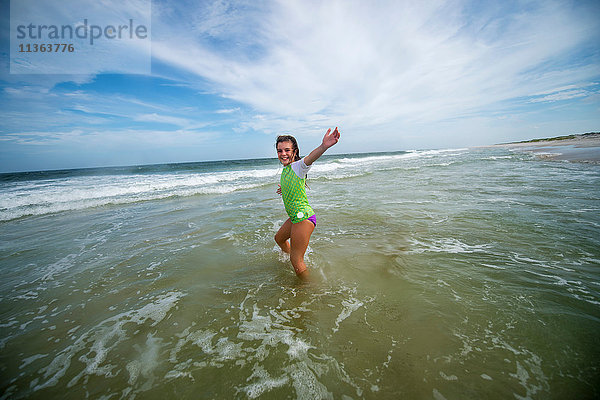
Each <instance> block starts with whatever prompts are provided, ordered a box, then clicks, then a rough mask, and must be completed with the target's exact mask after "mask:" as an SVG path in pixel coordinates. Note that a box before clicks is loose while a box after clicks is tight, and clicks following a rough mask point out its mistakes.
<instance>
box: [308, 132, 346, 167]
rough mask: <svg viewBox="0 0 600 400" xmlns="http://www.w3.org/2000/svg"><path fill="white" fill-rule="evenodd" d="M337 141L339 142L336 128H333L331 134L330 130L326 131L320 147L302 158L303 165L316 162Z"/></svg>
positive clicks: (338, 133)
mask: <svg viewBox="0 0 600 400" xmlns="http://www.w3.org/2000/svg"><path fill="white" fill-rule="evenodd" d="M338 140H340V132H339V131H338V128H337V126H336V127H335V129H334V130H333V132H331V128H329V129H327V132H326V133H325V136H323V142H322V143H321V145H320V146H319V147H317V148H316V149H314V150H313V151H311V152H310V154H309V155H307V156H306V157H304V163H305V164H306V165H311V164H312V163H314V162H315V161H317V159H318V158H319V157H321V156H322V155H323V153H325V151H326V150H327V149H328V148H330V147H331V146H333V145H334V144H336V143H337V142H338Z"/></svg>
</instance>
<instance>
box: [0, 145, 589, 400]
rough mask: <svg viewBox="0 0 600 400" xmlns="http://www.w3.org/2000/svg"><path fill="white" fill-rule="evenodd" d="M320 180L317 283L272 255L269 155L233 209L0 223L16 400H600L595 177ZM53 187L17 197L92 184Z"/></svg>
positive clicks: (543, 167)
mask: <svg viewBox="0 0 600 400" xmlns="http://www.w3.org/2000/svg"><path fill="white" fill-rule="evenodd" d="M318 164H319V165H315V167H314V168H313V170H312V171H311V172H310V173H309V185H310V190H309V192H308V193H309V199H310V201H311V205H312V206H313V208H314V209H315V211H316V213H317V228H316V230H315V232H314V234H313V237H312V239H311V243H310V247H309V251H308V254H307V265H308V267H309V269H310V271H311V274H312V279H311V281H310V282H308V283H302V282H300V281H299V280H298V279H297V278H296V277H295V275H294V273H293V270H292V268H291V266H290V264H289V262H288V261H287V260H286V259H285V257H284V256H283V255H282V254H280V253H279V252H278V251H277V250H276V247H275V243H274V241H273V235H274V234H275V232H276V231H277V229H278V227H279V226H280V224H281V223H282V222H283V221H284V218H285V213H284V210H283V205H282V204H281V200H280V199H279V198H278V196H277V195H276V194H275V189H276V182H277V177H276V169H277V167H276V165H275V166H274V164H272V163H271V162H268V161H263V164H260V163H259V165H258V167H256V168H257V169H256V170H255V171H258V172H255V177H254V178H252V177H250V178H252V179H254V180H255V181H257V182H258V184H256V185H251V184H248V182H249V179H250V178H248V177H245V178H244V179H245V180H244V181H243V182H242V181H240V182H238V181H234V183H233V185H234V186H235V185H238V186H236V187H233V190H227V191H223V192H222V193H219V192H218V191H213V192H210V191H208V192H207V193H197V192H196V193H192V194H185V193H183V194H182V193H179V192H178V193H176V194H174V195H173V196H168V195H167V196H159V197H157V198H149V199H141V200H135V201H131V202H126V201H116V200H111V201H107V202H105V203H106V204H101V205H99V206H89V207H79V206H77V207H75V206H73V207H72V209H71V210H67V211H62V212H47V213H44V212H39V213H37V214H35V213H34V215H29V216H22V217H20V218H17V219H7V220H5V221H4V222H0V229H1V231H2V244H1V245H0V250H1V253H0V268H1V271H2V276H3V280H2V282H0V290H1V291H0V316H1V320H0V350H1V352H0V374H1V376H2V387H1V388H0V396H2V398H43V399H47V398H67V399H80V398H102V399H109V398H112V399H120V398H127V399H131V398H143V399H155V398H156V399H159V398H160V399H163V398H194V399H196V398H206V399H212V398H215V399H221V398H241V399H244V398H261V399H263V398H264V399H281V398H284V399H285V398H290V399H295V398H300V399H315V398H335V399H350V398H352V399H359V398H367V399H369V398H373V399H374V398H377V399H380V398H383V399H397V398H419V399H420V398H427V399H429V398H434V399H443V398H446V399H459V398H460V399H463V398H490V399H506V398H532V399H542V398H543V399H546V398H556V399H564V398H577V399H582V398H597V397H598V396H599V393H600V385H599V384H598V382H600V379H598V377H599V368H600V362H599V361H598V360H599V359H600V351H599V350H598V346H597V345H596V343H597V341H598V332H600V330H599V329H600V269H599V267H600V213H599V212H598V211H599V210H600V167H599V166H597V165H589V164H577V163H566V162H551V161H543V160H538V159H535V158H534V157H533V156H531V155H525V154H519V153H511V152H507V151H506V150H498V149H493V150H492V149H484V150H470V151H466V150H460V151H448V152H415V153H405V154H397V155H382V156H377V155H365V156H354V157H341V156H340V157H334V156H332V157H329V158H325V159H323V160H319V163H318ZM150 172H151V171H150ZM159 172H160V174H164V170H162V169H161V170H160V171H157V177H156V178H155V179H156V180H157V181H158V180H160V182H161V184H162V182H163V180H162V179H163V175H160V177H159V175H158V173H159ZM177 173H178V174H179V175H177V176H178V177H180V175H181V174H183V175H185V174H189V173H191V172H189V171H187V172H186V171H178V172H177ZM210 173H211V174H214V171H212V172H210ZM144 176H145V178H144V179H147V178H148V171H145V175H144ZM150 176H152V174H151V173H150ZM203 176H204V175H203ZM211 176H212V175H211ZM112 178H113V179H115V180H119V179H125V178H123V177H121V178H119V177H118V176H115V177H112ZM53 179H54V180H52V179H49V180H42V181H37V183H31V182H29V181H19V183H18V184H19V185H25V186H26V185H32V186H31V187H30V186H27V187H26V189H27V190H28V191H29V192H28V193H30V192H33V193H43V194H44V197H45V198H46V197H48V196H49V195H48V193H55V192H44V190H48V189H47V188H48V186H51V187H58V186H60V185H67V186H69V185H71V188H72V191H77V190H83V189H82V188H83V186H81V185H83V183H81V182H82V181H80V180H76V179H74V178H73V179H72V180H70V181H60V182H59V181H58V180H56V178H53ZM61 179H62V178H61ZM78 179H90V180H91V179H95V178H94V176H91V177H87V176H85V177H83V178H78ZM127 179H128V181H127V182H129V179H134V180H135V175H133V178H132V177H131V176H129V175H128V177H127ZM140 179H141V178H140ZM228 179H229V178H228ZM144 182H146V181H144ZM13 184H14V183H11V185H13ZM86 184H87V183H86ZM127 184H128V185H129V183H127ZM226 184H228V185H231V184H232V183H231V181H227V182H226ZM7 185H8V184H7ZM110 185H115V184H114V183H110V184H108V183H107V186H106V187H104V189H103V190H104V191H105V192H111V190H112V189H111V188H112V186H110ZM144 185H146V183H144ZM218 185H224V183H218ZM11 187H12V186H11ZM9 189H10V187H9V186H6V188H5V192H4V193H9ZM109 189H110V190H109ZM10 190H12V189H10ZM170 190H172V189H170ZM36 191H37V192H36ZM153 191H154V189H152V192H153ZM149 192H151V191H149ZM0 193H2V192H0ZM10 193H12V192H10ZM78 193H79V192H78ZM111 193H112V192H111ZM211 193H212V194H211ZM6 196H8V194H6ZM11 196H12V194H11ZM21 196H24V195H21ZM40 196H41V195H40ZM55 196H58V195H55ZM110 196H113V199H116V198H117V197H116V195H113V194H111V195H110ZM56 198H58V197H56ZM61 199H62V197H61ZM46 201H48V200H46ZM51 201H58V200H51ZM61 201H62V200H61ZM70 201H74V200H70ZM29 207H33V206H29ZM40 207H41V206H40ZM38 209H39V207H38Z"/></svg>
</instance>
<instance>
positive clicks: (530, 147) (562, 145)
mask: <svg viewBox="0 0 600 400" xmlns="http://www.w3.org/2000/svg"><path fill="white" fill-rule="evenodd" d="M492 147H504V148H509V149H514V150H515V151H525V152H530V153H534V154H535V155H536V156H538V157H540V158H544V159H551V160H561V161H572V162H589V163H600V132H590V133H584V134H577V135H567V136H558V137H554V138H547V139H533V140H529V141H523V142H512V143H502V144H496V145H493V146H492Z"/></svg>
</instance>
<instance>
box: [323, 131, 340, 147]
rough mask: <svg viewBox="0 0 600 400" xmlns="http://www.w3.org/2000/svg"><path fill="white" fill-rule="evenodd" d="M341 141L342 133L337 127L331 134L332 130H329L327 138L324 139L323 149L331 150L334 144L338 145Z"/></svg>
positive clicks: (326, 134)
mask: <svg viewBox="0 0 600 400" xmlns="http://www.w3.org/2000/svg"><path fill="white" fill-rule="evenodd" d="M338 140H340V132H339V131H338V128H337V126H336V127H335V129H334V130H333V132H331V128H329V129H327V132H326V133H325V136H324V137H323V147H325V148H326V149H328V148H330V147H331V146H333V145H334V144H336V143H337V142H338Z"/></svg>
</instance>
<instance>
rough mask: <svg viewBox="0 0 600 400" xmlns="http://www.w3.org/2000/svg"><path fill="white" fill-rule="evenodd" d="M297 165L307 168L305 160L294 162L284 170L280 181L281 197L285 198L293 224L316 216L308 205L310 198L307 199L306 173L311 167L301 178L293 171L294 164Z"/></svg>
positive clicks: (284, 202) (286, 209)
mask: <svg viewBox="0 0 600 400" xmlns="http://www.w3.org/2000/svg"><path fill="white" fill-rule="evenodd" d="M296 163H302V164H300V165H294V166H295V167H300V168H302V167H306V164H304V159H302V160H298V161H294V162H293V163H291V164H289V165H287V166H285V167H284V168H283V171H282V172H281V180H280V184H281V197H282V198H283V204H284V205H285V211H286V212H287V214H288V215H289V216H290V220H291V221H292V224H295V223H298V222H300V221H304V220H305V219H308V218H309V217H311V216H313V215H314V214H315V212H314V211H313V209H312V208H311V207H310V205H309V204H308V198H307V197H306V186H305V183H306V172H307V171H308V169H309V168H310V167H308V168H305V169H304V174H302V175H304V177H303V178H300V177H299V176H298V174H297V173H296V171H295V170H294V169H292V164H296ZM297 169H298V168H297Z"/></svg>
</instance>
